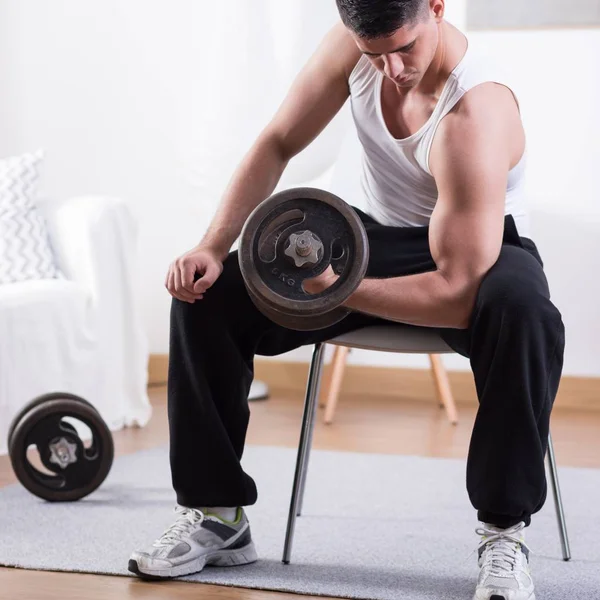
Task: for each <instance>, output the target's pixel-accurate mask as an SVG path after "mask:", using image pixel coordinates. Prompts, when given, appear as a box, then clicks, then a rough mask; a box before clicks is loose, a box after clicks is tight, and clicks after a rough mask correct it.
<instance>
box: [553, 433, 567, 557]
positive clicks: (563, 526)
mask: <svg viewBox="0 0 600 600" xmlns="http://www.w3.org/2000/svg"><path fill="white" fill-rule="evenodd" d="M547 458H548V468H549V470H550V481H551V483H552V492H553V495H554V505H555V506H556V518H557V519H558V529H559V532H560V542H561V546H562V553H563V559H564V560H571V547H570V544H569V535H568V533H567V522H566V520H565V511H564V507H563V502H562V496H561V493H560V485H559V483H558V470H557V468H556V456H555V455H554V444H553V443H552V436H551V435H550V434H549V435H548V454H547Z"/></svg>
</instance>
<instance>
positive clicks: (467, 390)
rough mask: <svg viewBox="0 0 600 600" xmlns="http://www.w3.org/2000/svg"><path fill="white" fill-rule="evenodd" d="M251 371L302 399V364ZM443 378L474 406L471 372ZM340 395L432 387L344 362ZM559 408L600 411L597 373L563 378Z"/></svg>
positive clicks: (398, 371)
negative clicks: (591, 375)
mask: <svg viewBox="0 0 600 600" xmlns="http://www.w3.org/2000/svg"><path fill="white" fill-rule="evenodd" d="M168 363H169V359H168V356H167V355H166V354H165V355H163V354H156V355H152V356H151V357H150V363H149V375H150V378H149V384H150V385H164V384H165V383H166V382H167V373H168ZM328 367H329V365H327V366H326V367H325V372H324V379H323V385H324V386H326V385H327V378H328V375H329V368H328ZM254 373H255V377H256V378H257V379H260V380H262V381H264V382H266V383H267V384H268V385H269V387H270V388H271V390H272V391H280V392H285V393H294V394H297V395H298V397H299V398H302V397H303V395H304V392H305V390H306V381H307V377H308V364H307V363H300V362H286V361H283V360H281V361H280V360H264V359H260V358H257V359H256V360H255V363H254ZM448 379H449V380H450V387H451V389H452V394H453V396H454V400H455V402H456V403H457V404H473V405H477V402H478V400H477V393H476V390H475V382H474V381H473V375H472V373H470V372H463V371H448ZM344 394H353V395H370V396H372V395H377V396H385V397H395V398H398V397H402V398H406V399H410V400H423V401H426V402H431V398H432V396H435V387H434V382H433V377H432V373H431V371H430V370H429V369H404V368H391V367H372V366H362V365H348V366H347V367H346V370H345V373H344V378H343V383H342V389H341V392H340V395H344ZM559 407H560V408H570V409H577V410H598V411H600V377H572V376H565V377H563V378H562V380H561V384H560V388H559V390H558V396H557V398H556V402H555V408H559Z"/></svg>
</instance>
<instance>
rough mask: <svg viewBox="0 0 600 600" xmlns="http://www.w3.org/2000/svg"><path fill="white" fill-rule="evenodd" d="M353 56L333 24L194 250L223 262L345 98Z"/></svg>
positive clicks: (348, 40) (342, 32) (355, 51)
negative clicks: (293, 161)
mask: <svg viewBox="0 0 600 600" xmlns="http://www.w3.org/2000/svg"><path fill="white" fill-rule="evenodd" d="M358 58H359V51H358V49H357V47H356V44H355V43H354V41H353V40H352V38H351V37H350V36H349V34H348V32H347V30H346V28H345V27H344V26H343V25H342V24H341V23H338V24H337V25H336V26H335V27H333V28H332V29H331V30H330V31H329V32H328V34H327V35H326V36H325V38H324V39H323V41H322V42H321V44H320V45H319V47H318V49H317V50H316V51H315V53H314V54H313V55H312V57H311V58H310V60H309V61H308V62H307V64H306V65H305V66H304V68H303V69H302V70H301V71H300V73H299V74H298V76H297V77H296V79H295V81H294V83H293V85H292V86H291V88H290V90H289V92H288V94H287V96H286V98H285V100H284V101H283V103H282V104H281V106H280V108H279V110H278V111H277V113H276V114H275V116H274V117H273V119H272V120H271V122H270V123H269V124H268V125H267V127H265V129H264V130H263V131H262V133H261V134H260V136H259V137H258V139H257V140H256V142H255V143H254V144H253V146H252V147H251V148H250V150H249V152H248V153H247V154H246V156H245V157H244V159H243V160H242V162H241V163H240V165H239V166H238V168H237V169H236V171H235V173H234V174H233V177H232V178H231V181H230V182H229V185H228V186H227V189H226V191H225V193H224V196H223V198H222V200H221V203H220V205H219V208H218V210H217V212H216V214H215V216H214V218H213V220H212V223H211V225H210V227H209V229H208V230H207V232H206V234H205V236H204V238H203V239H202V241H201V243H200V246H201V247H202V248H204V249H208V250H210V251H211V252H214V253H215V255H216V256H217V257H218V258H219V259H220V260H224V259H225V257H226V256H227V254H228V253H229V251H230V249H231V246H232V245H233V243H234V242H235V240H236V239H237V238H238V236H239V235H240V233H241V230H242V227H243V225H244V223H245V222H246V219H247V218H248V216H249V215H250V213H251V212H252V211H253V210H254V208H255V207H256V206H258V204H260V202H262V201H263V200H265V199H266V198H268V197H269V196H270V195H271V194H272V193H273V191H274V189H275V188H276V187H277V184H278V182H279V180H280V178H281V176H282V174H283V172H284V170H285V168H286V166H287V164H288V163H289V161H290V160H291V159H292V158H293V157H294V156H296V154H298V153H299V152H301V151H302V150H304V149H305V148H306V147H307V146H308V145H309V144H310V143H311V142H312V141H313V140H314V139H315V138H316V137H317V136H318V135H319V134H320V133H321V132H322V131H323V129H325V127H326V126H327V124H328V123H329V122H330V121H331V120H332V119H333V118H334V117H335V115H336V114H337V113H338V112H339V110H340V109H341V108H342V106H343V105H344V103H345V102H346V100H347V99H348V96H349V89H348V73H349V72H350V71H351V69H352V68H353V66H354V65H355V64H356V62H357V61H358Z"/></svg>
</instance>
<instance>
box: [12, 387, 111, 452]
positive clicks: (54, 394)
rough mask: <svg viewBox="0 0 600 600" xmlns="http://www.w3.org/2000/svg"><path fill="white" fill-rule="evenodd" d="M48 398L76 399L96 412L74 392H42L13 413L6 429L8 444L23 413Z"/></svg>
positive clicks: (92, 406)
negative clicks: (13, 415)
mask: <svg viewBox="0 0 600 600" xmlns="http://www.w3.org/2000/svg"><path fill="white" fill-rule="evenodd" d="M48 400H77V401H78V402H83V403H84V404H87V405H88V406H90V407H91V408H93V409H94V410H95V411H96V412H98V411H97V409H96V407H95V406H94V405H93V404H91V403H90V402H88V401H87V400H84V399H83V398H81V397H79V396H76V395H75V394H69V393H66V392H52V393H50V394H43V395H41V396H38V397H37V398H34V399H33V400H32V401H31V402H28V403H27V404H26V405H25V406H24V407H23V408H22V409H21V410H20V411H19V412H18V413H17V414H16V415H15V417H14V418H13V420H12V421H11V423H10V427H9V429H8V438H7V440H8V446H10V438H11V437H12V434H13V431H14V430H15V427H16V426H17V423H18V422H19V421H20V420H21V419H22V418H23V415H25V414H26V413H28V412H29V411H30V410H31V409H32V408H34V407H35V406H39V405H40V404H44V402H48ZM98 414H100V413H98Z"/></svg>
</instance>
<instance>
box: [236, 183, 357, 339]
mask: <svg viewBox="0 0 600 600" xmlns="http://www.w3.org/2000/svg"><path fill="white" fill-rule="evenodd" d="M306 231H309V232H311V234H312V236H311V238H310V239H313V240H315V245H316V246H318V252H315V253H314V256H313V259H314V260H313V261H312V262H311V263H309V265H308V266H306V265H305V266H302V267H299V266H297V265H296V264H295V263H294V262H292V261H291V260H290V258H289V255H290V251H289V243H290V239H292V240H294V239H296V238H297V237H302V238H303V239H304V240H305V239H306V235H302V234H304V233H305V232H306ZM300 241H303V240H300ZM300 241H299V242H298V243H300ZM298 248H299V250H300V247H299V246H298ZM286 249H287V250H288V253H287V254H286ZM238 257H239V263H240V270H241V272H242V276H243V277H244V282H245V284H246V287H247V288H248V290H249V292H250V294H251V297H252V298H253V300H254V301H255V303H257V302H258V304H257V306H259V308H260V307H261V306H263V305H266V308H267V311H268V312H269V313H270V314H272V313H273V311H275V312H276V313H278V314H277V316H278V318H279V319H280V320H278V321H276V322H278V323H279V324H282V322H281V319H283V321H284V323H286V325H284V326H288V327H290V328H295V327H296V325H297V323H292V321H289V320H286V316H290V317H294V318H295V317H308V316H311V317H312V316H322V315H325V314H326V313H328V312H330V311H332V310H333V309H335V308H337V307H340V305H341V304H343V302H344V301H345V300H346V299H347V298H348V297H349V296H350V295H351V294H352V292H354V290H355V289H356V288H357V287H358V286H359V284H360V282H361V281H362V279H363V277H364V275H365V273H366V270H367V265H368V260H369V245H368V238H367V234H366V231H365V228H364V226H363V223H362V221H361V220H360V218H359V217H358V215H357V214H356V212H355V211H354V209H352V207H350V206H349V205H348V204H346V203H345V202H344V201H343V200H342V199H341V198H338V197H337V196H335V195H333V194H330V193H329V192H326V191H323V190H319V189H315V188H294V189H290V190H286V191H284V192H280V193H278V194H275V195H274V196H271V197H270V198H268V199H267V200H265V201H264V202H262V203H261V204H260V205H259V206H257V207H256V209H255V210H254V211H253V212H252V213H251V215H250V216H249V217H248V219H247V220H246V223H245V224H244V227H243V229H242V235H241V238H240V248H239V253H238ZM300 262H301V261H300ZM329 265H332V266H333V267H334V270H335V271H336V273H337V274H338V275H339V277H338V280H337V281H336V282H335V283H334V284H333V285H332V286H330V287H329V288H328V289H327V290H325V291H323V292H321V293H319V294H308V293H307V292H305V291H304V289H303V287H302V284H303V282H304V281H306V280H307V279H312V278H313V277H316V276H318V275H320V274H321V273H323V272H324V271H325V270H326V269H327V268H328V267H329ZM279 314H281V315H282V317H279ZM346 314H347V313H346ZM331 318H332V319H333V316H332V317H331ZM341 318H343V317H341ZM294 320H296V319H294ZM339 320H340V319H339V318H337V319H336V320H335V321H334V322H337V321H339ZM324 321H325V322H327V323H328V324H329V321H328V320H327V319H325V320H324ZM315 323H316V322H315ZM325 326H327V325H325ZM313 327H314V326H313V325H311V326H310V328H311V329H312V328H313ZM304 328H305V327H303V329H304ZM314 328H321V327H314Z"/></svg>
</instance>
